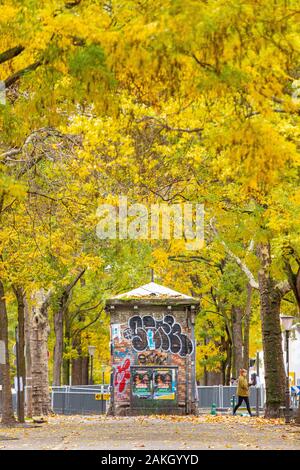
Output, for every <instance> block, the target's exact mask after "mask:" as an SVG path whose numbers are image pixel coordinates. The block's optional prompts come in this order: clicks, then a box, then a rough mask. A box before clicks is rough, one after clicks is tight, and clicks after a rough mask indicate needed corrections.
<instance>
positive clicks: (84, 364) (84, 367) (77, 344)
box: [72, 337, 89, 385]
mask: <svg viewBox="0 0 300 470" xmlns="http://www.w3.org/2000/svg"><path fill="white" fill-rule="evenodd" d="M73 348H76V349H77V353H78V357H77V358H76V359H72V385H88V383H89V358H88V356H82V349H81V338H80V337H79V338H78V337H77V339H76V340H75V341H74V342H73Z"/></svg>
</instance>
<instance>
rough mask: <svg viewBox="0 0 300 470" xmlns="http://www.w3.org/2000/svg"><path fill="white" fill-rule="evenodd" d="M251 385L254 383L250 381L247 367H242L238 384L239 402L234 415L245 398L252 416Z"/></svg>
mask: <svg viewBox="0 0 300 470" xmlns="http://www.w3.org/2000/svg"><path fill="white" fill-rule="evenodd" d="M249 385H252V384H251V383H250V384H249V383H248V379H247V371H246V369H240V376H239V380H238V386H237V395H238V402H237V404H236V406H235V408H234V410H233V415H235V413H236V411H237V409H238V408H239V407H240V406H241V404H242V403H243V400H244V401H245V403H246V406H247V410H248V413H249V415H250V416H252V413H251V409H250V403H249Z"/></svg>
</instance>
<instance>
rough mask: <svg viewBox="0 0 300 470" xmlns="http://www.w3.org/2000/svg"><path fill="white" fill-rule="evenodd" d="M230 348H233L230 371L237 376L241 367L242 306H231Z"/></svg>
mask: <svg viewBox="0 0 300 470" xmlns="http://www.w3.org/2000/svg"><path fill="white" fill-rule="evenodd" d="M231 318H232V343H233V344H232V349H233V358H234V360H233V364H232V373H233V375H234V377H238V375H239V371H240V369H241V368H242V367H243V334H242V318H243V309H242V307H236V306H234V305H233V306H232V308H231Z"/></svg>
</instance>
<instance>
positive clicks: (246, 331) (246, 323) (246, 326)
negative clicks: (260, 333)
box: [243, 284, 253, 370]
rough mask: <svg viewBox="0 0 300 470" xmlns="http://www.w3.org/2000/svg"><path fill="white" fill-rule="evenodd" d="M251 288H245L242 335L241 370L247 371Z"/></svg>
mask: <svg viewBox="0 0 300 470" xmlns="http://www.w3.org/2000/svg"><path fill="white" fill-rule="evenodd" d="M252 291H253V288H252V287H251V285H250V284H248V286H247V302H246V307H245V313H244V335H243V344H244V348H243V368H244V369H246V370H248V369H249V341H250V322H251V302H252Z"/></svg>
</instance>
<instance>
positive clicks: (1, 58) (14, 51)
mask: <svg viewBox="0 0 300 470" xmlns="http://www.w3.org/2000/svg"><path fill="white" fill-rule="evenodd" d="M24 49H25V47H23V46H16V47H12V48H11V49H7V51H4V52H1V54H0V64H3V63H4V62H6V61H7V60H10V59H13V58H14V57H17V55H19V54H21V52H23V51H24Z"/></svg>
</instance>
